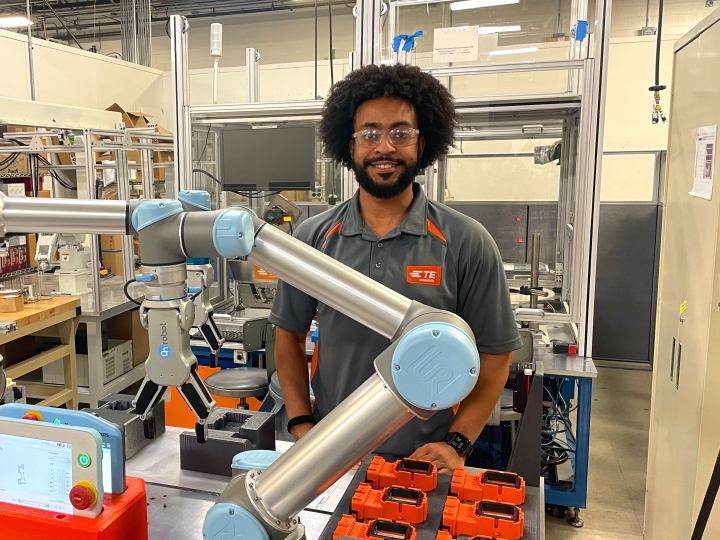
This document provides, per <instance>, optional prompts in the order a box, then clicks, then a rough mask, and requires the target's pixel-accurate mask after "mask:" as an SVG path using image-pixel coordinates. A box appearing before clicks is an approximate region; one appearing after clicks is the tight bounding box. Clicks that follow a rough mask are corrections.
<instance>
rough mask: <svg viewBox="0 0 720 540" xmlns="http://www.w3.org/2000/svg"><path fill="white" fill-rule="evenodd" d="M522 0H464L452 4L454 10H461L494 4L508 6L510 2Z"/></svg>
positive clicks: (492, 5) (517, 2) (451, 7)
mask: <svg viewBox="0 0 720 540" xmlns="http://www.w3.org/2000/svg"><path fill="white" fill-rule="evenodd" d="M519 3H520V0H462V1H461V2H453V3H452V4H450V9H451V10H452V11H460V10H462V9H478V8H486V7H494V6H508V5H510V4H519Z"/></svg>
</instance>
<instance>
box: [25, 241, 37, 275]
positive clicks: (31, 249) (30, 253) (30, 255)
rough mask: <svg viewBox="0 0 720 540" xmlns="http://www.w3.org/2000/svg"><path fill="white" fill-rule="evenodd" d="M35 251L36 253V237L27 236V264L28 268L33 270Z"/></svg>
mask: <svg viewBox="0 0 720 540" xmlns="http://www.w3.org/2000/svg"><path fill="white" fill-rule="evenodd" d="M35 251H37V236H36V235H35V234H28V235H27V262H28V267H30V268H34V267H35V266H37V260H36V259H35Z"/></svg>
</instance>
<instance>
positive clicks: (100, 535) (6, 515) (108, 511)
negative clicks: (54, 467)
mask: <svg viewBox="0 0 720 540" xmlns="http://www.w3.org/2000/svg"><path fill="white" fill-rule="evenodd" d="M126 486H127V489H126V490H125V492H124V493H122V494H120V495H116V494H114V493H106V494H105V495H104V496H103V511H102V513H101V514H100V515H99V516H98V517H97V518H95V519H90V518H86V517H78V516H70V515H68V514H61V513H58V512H50V511H48V510H40V509H35V508H28V507H25V506H17V505H14V504H6V503H0V531H2V534H1V535H0V536H1V537H2V538H12V539H13V540H129V539H132V540H148V520H147V500H146V497H145V482H144V481H143V480H142V479H140V478H132V477H130V476H128V477H127V479H126Z"/></svg>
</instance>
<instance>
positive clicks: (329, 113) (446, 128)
mask: <svg viewBox="0 0 720 540" xmlns="http://www.w3.org/2000/svg"><path fill="white" fill-rule="evenodd" d="M384 96H398V97H401V98H403V99H406V100H407V101H409V102H410V103H412V105H413V106H414V107H415V110H416V111H417V115H418V122H419V125H418V128H419V129H420V135H421V136H422V137H424V138H425V149H424V150H423V154H422V156H420V158H419V159H418V166H419V167H420V168H421V169H424V168H425V167H427V166H428V165H430V164H431V163H433V162H434V161H435V160H436V159H438V158H439V157H440V156H442V155H443V154H445V153H446V152H447V151H448V149H449V148H450V147H451V146H453V143H454V142H455V136H454V130H455V127H456V126H457V113H456V112H455V104H454V100H453V97H452V95H451V94H450V92H448V90H447V89H446V88H445V87H444V86H443V85H442V84H440V81H438V80H437V79H436V78H435V77H433V76H432V75H430V74H428V73H423V72H422V71H421V70H420V68H418V67H415V66H406V65H402V64H394V65H391V66H387V65H382V66H375V65H370V66H366V67H364V68H362V69H358V70H355V71H353V72H352V73H350V74H349V75H348V76H347V77H345V78H344V79H343V80H341V81H339V82H338V83H337V84H335V86H333V87H332V88H331V90H330V95H329V96H328V98H327V100H326V101H325V106H324V108H323V112H322V120H321V121H320V126H319V128H318V132H319V134H320V138H321V139H322V141H323V144H324V145H325V153H326V155H327V156H328V157H330V158H332V159H334V160H335V161H336V162H338V163H342V164H343V165H345V166H346V167H347V168H351V167H352V156H351V154H350V148H349V144H348V142H349V141H350V139H351V138H352V134H353V131H354V129H353V121H354V118H355V111H357V108H358V107H359V106H360V105H361V104H362V103H363V102H365V101H368V100H371V99H375V98H379V97H384Z"/></svg>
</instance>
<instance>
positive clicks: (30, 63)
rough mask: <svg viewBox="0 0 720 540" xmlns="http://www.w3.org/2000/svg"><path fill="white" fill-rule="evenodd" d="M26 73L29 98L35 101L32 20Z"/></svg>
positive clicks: (28, 7)
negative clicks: (28, 83) (28, 79)
mask: <svg viewBox="0 0 720 540" xmlns="http://www.w3.org/2000/svg"><path fill="white" fill-rule="evenodd" d="M26 4H27V19H28V21H30V0H27V2H26ZM27 32H28V75H29V77H30V81H29V82H30V99H31V100H32V101H35V64H34V63H33V44H32V21H30V22H28V26H27Z"/></svg>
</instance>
